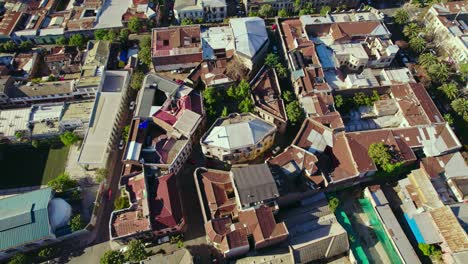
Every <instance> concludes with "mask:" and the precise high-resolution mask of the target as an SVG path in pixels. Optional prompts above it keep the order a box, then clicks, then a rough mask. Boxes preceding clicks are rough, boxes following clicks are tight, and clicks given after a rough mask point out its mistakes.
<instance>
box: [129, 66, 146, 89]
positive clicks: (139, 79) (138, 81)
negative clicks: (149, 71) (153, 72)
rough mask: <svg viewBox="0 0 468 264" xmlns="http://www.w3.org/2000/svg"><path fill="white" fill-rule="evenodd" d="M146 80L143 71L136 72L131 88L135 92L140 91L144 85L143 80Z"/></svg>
mask: <svg viewBox="0 0 468 264" xmlns="http://www.w3.org/2000/svg"><path fill="white" fill-rule="evenodd" d="M144 79H145V74H144V73H143V72H141V71H135V72H134V73H133V75H132V78H131V82H130V87H132V89H135V90H140V89H141V86H142V85H143V80H144Z"/></svg>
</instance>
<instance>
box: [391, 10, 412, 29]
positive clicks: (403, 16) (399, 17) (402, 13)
mask: <svg viewBox="0 0 468 264" xmlns="http://www.w3.org/2000/svg"><path fill="white" fill-rule="evenodd" d="M393 18H394V19H395V22H396V23H397V24H400V25H403V24H406V23H408V21H409V19H410V17H409V14H408V12H406V10H405V9H403V8H400V9H398V10H397V11H396V12H395V15H394V16H393Z"/></svg>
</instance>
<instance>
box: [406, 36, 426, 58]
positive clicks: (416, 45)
mask: <svg viewBox="0 0 468 264" xmlns="http://www.w3.org/2000/svg"><path fill="white" fill-rule="evenodd" d="M426 45H427V42H426V40H425V39H423V38H420V37H415V38H412V39H410V41H409V46H410V48H411V49H412V50H413V51H414V52H416V53H418V54H419V53H421V52H423V51H424V49H425V48H426Z"/></svg>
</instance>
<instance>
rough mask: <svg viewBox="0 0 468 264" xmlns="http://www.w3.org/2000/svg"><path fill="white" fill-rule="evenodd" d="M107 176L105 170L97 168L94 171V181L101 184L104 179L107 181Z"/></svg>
mask: <svg viewBox="0 0 468 264" xmlns="http://www.w3.org/2000/svg"><path fill="white" fill-rule="evenodd" d="M108 174H109V171H108V170H107V169H106V168H99V169H97V170H96V173H95V175H96V181H97V182H99V183H101V182H102V181H104V180H105V179H107V175H108Z"/></svg>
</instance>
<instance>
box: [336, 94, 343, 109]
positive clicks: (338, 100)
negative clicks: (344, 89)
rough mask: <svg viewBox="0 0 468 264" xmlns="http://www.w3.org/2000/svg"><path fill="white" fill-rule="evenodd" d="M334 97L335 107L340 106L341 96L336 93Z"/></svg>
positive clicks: (341, 103) (341, 102)
mask: <svg viewBox="0 0 468 264" xmlns="http://www.w3.org/2000/svg"><path fill="white" fill-rule="evenodd" d="M334 99H335V107H336V108H341V107H342V106H343V104H344V100H343V96H341V95H336V96H335V98H334Z"/></svg>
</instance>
